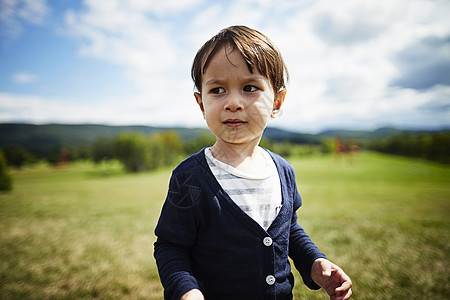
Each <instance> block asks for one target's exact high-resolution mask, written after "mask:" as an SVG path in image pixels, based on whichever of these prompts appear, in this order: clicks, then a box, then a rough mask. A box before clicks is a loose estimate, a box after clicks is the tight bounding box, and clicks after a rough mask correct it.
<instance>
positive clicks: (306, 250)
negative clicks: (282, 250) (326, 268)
mask: <svg viewBox="0 0 450 300" xmlns="http://www.w3.org/2000/svg"><path fill="white" fill-rule="evenodd" d="M290 184H291V185H292V190H291V191H292V193H293V201H294V203H293V204H294V207H293V212H292V219H291V230H290V238H289V256H290V257H291V258H292V260H293V262H294V265H295V267H296V268H297V270H298V271H299V272H300V275H301V276H302V279H303V282H304V283H305V285H306V286H307V287H309V288H310V289H314V290H317V289H320V287H319V286H318V285H317V284H316V283H315V282H314V280H312V278H311V267H312V265H313V263H314V261H315V260H316V259H318V258H326V256H325V254H323V253H322V252H320V250H319V249H318V248H317V246H316V245H315V244H314V243H313V241H312V240H311V238H310V237H309V236H308V234H307V233H306V232H305V230H304V229H303V228H302V227H301V226H300V224H298V221H297V219H298V217H297V210H298V209H299V208H300V206H301V205H302V200H301V197H300V194H299V192H298V190H297V184H296V181H295V175H294V172H293V171H292V175H291V182H290Z"/></svg>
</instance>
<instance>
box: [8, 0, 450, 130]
mask: <svg viewBox="0 0 450 300" xmlns="http://www.w3.org/2000/svg"><path fill="white" fill-rule="evenodd" d="M449 15H450V1H444V0H434V1H432V0H395V1H392V0H377V1H370V0H340V1H333V0H317V1H312V0H277V1H269V0H258V1H256V0H234V1H233V0H231V1H205V0H164V1H160V0H108V1H99V0H85V1H71V0H53V1H49V0H0V123H12V122H16V123H17V122H18V123H33V124H48V123H63V124H80V123H90V124H109V125H150V126H169V127H171V126H183V127H205V121H204V119H203V117H202V114H201V112H200V110H199V108H198V106H197V104H196V102H195V99H194V97H193V91H194V85H193V82H192V79H191V77H190V68H191V64H192V60H193V58H194V56H195V54H196V52H197V50H198V49H199V48H200V47H201V46H202V45H203V43H204V42H206V41H207V40H208V39H209V38H211V37H212V36H213V35H215V34H216V33H217V32H219V31H220V30H221V29H223V28H225V27H228V26H231V25H246V26H249V27H252V28H255V29H257V30H259V31H261V32H262V33H264V34H265V35H267V36H269V38H270V39H271V40H272V41H273V42H274V43H275V44H276V45H277V47H278V48H279V49H280V51H281V53H282V55H283V57H284V60H285V62H286V65H287V67H288V70H289V73H290V82H289V84H288V87H287V96H286V101H285V104H284V105H283V109H282V111H281V113H280V114H279V116H278V118H276V119H274V120H271V121H270V123H269V126H272V127H279V128H284V129H288V130H292V131H296V132H309V133H317V132H320V131H323V130H327V129H336V128H339V129H351V130H375V129H376V128H379V127H385V126H392V127H397V128H401V129H440V128H450V18H448V16H449Z"/></svg>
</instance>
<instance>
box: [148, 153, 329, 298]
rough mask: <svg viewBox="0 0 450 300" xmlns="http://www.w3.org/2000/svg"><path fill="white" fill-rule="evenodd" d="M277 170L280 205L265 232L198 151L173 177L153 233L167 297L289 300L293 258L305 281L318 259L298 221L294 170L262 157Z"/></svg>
mask: <svg viewBox="0 0 450 300" xmlns="http://www.w3.org/2000/svg"><path fill="white" fill-rule="evenodd" d="M269 154H270V155H271V157H272V159H273V160H274V162H275V165H276V166H277V169H278V173H279V177H280V181H281V192H282V205H283V206H282V208H281V210H280V212H279V214H278V216H277V217H276V219H275V220H274V221H273V223H272V225H271V226H270V227H269V229H268V230H267V231H265V230H264V229H263V228H262V227H261V226H259V225H258V223H256V222H255V221H254V220H253V219H252V218H250V217H249V216H248V215H247V214H245V213H244V212H243V211H242V210H241V209H240V208H239V207H238V206H237V205H236V204H235V203H234V202H233V200H231V198H230V197H229V196H228V195H227V194H226V193H225V191H224V190H223V189H222V188H221V186H220V185H219V183H218V182H217V180H216V179H215V177H214V175H213V174H212V173H211V170H210V169H209V166H208V164H207V162H206V159H205V154H204V151H203V150H202V151H200V152H199V153H197V154H194V155H192V156H190V157H189V158H187V159H186V160H185V161H183V162H182V163H181V164H180V165H178V166H177V167H176V168H175V169H174V170H173V173H172V177H171V179H170V184H169V191H168V193H167V197H166V201H165V203H164V205H163V208H162V211H161V216H160V219H159V221H158V225H157V226H156V229H155V234H156V236H157V241H156V242H155V252H154V256H155V258H156V263H157V266H158V271H159V275H160V278H161V282H162V284H163V287H164V296H165V298H166V299H180V297H181V296H182V295H183V294H184V293H186V292H187V291H189V290H191V289H194V288H197V289H200V290H201V291H202V292H203V294H204V295H205V297H206V299H291V298H292V288H293V286H294V278H293V275H292V273H291V267H290V264H289V261H288V255H289V257H291V258H292V260H293V262H294V264H295V266H296V268H297V269H298V270H299V272H300V274H301V276H302V278H303V281H304V283H305V284H306V285H307V286H308V287H309V288H311V289H318V288H319V287H318V286H317V285H316V284H315V283H314V281H313V280H312V279H311V276H310V271H311V266H312V264H313V262H314V260H316V259H317V258H320V257H325V255H324V254H323V253H321V252H320V251H319V249H318V248H317V247H316V246H315V245H314V243H313V242H312V241H311V239H310V238H309V236H308V235H307V234H306V233H305V231H304V230H303V228H302V227H301V226H300V225H299V224H298V223H297V214H296V211H297V209H298V208H299V207H300V206H301V204H302V201H301V198H300V194H299V193H298V191H297V185H296V182H295V173H294V169H293V167H292V166H291V165H290V164H289V163H288V162H287V161H286V160H285V159H283V158H282V157H280V156H278V155H276V154H274V153H271V152H269Z"/></svg>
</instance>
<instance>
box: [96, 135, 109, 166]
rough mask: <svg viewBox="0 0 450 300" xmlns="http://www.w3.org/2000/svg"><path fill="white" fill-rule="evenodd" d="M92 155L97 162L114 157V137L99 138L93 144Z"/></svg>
mask: <svg viewBox="0 0 450 300" xmlns="http://www.w3.org/2000/svg"><path fill="white" fill-rule="evenodd" d="M91 155H92V160H93V161H94V162H95V163H100V162H102V161H105V160H110V159H112V158H113V157H114V139H109V138H104V137H101V138H98V139H97V140H96V141H95V142H94V144H93V145H92V149H91Z"/></svg>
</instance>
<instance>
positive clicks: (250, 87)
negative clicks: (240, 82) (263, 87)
mask: <svg viewBox="0 0 450 300" xmlns="http://www.w3.org/2000/svg"><path fill="white" fill-rule="evenodd" d="M257 90H258V88H257V87H256V86H253V85H246V86H245V87H244V92H256V91H257Z"/></svg>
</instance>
